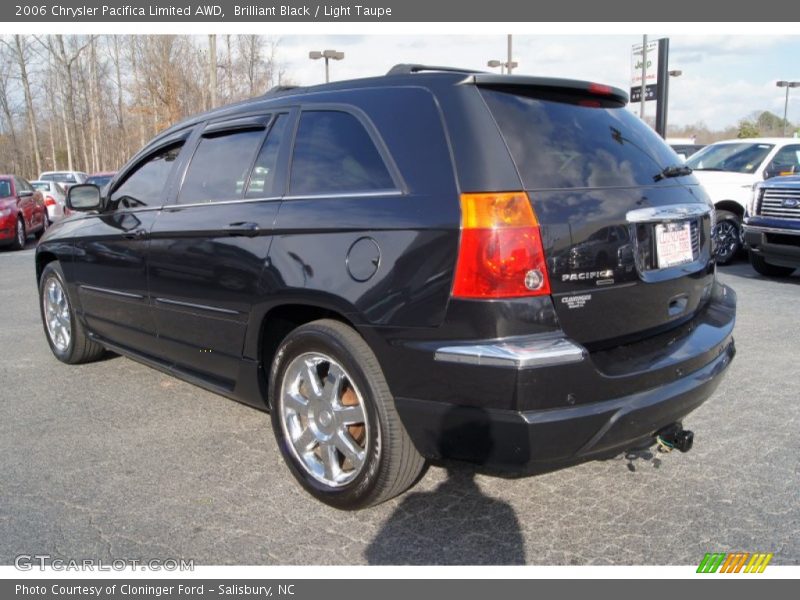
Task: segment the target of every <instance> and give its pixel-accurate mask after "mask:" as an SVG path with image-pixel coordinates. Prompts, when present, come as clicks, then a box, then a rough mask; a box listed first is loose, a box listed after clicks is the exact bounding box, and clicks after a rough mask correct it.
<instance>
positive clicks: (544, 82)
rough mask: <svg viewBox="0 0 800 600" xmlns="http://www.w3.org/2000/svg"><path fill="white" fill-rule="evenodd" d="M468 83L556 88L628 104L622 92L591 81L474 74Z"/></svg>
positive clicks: (626, 95)
mask: <svg viewBox="0 0 800 600" xmlns="http://www.w3.org/2000/svg"><path fill="white" fill-rule="evenodd" d="M470 83H474V84H476V85H485V86H487V87H488V86H491V87H515V86H520V87H538V88H557V89H561V90H566V91H575V92H579V93H583V94H587V95H590V96H600V97H603V98H609V99H612V100H616V101H617V102H621V103H623V104H627V103H628V94H627V93H626V92H624V91H623V90H621V89H619V88H616V87H613V86H610V85H605V84H602V83H595V82H592V81H582V80H579V79H559V78H556V77H530V76H526V75H497V74H495V73H476V74H474V75H473V76H472V78H471V81H470Z"/></svg>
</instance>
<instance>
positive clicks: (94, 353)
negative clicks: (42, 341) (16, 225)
mask: <svg viewBox="0 0 800 600" xmlns="http://www.w3.org/2000/svg"><path fill="white" fill-rule="evenodd" d="M51 280H55V281H57V283H58V285H60V286H61V289H62V290H63V293H64V296H65V298H66V301H67V309H68V313H69V325H68V329H69V332H70V336H69V342H68V343H67V344H66V346H65V347H59V344H58V343H57V342H56V341H55V340H54V339H53V337H52V335H51V332H50V329H49V328H48V325H47V317H46V316H45V312H46V309H45V302H44V299H45V293H46V290H47V287H48V284H49V283H50V281H51ZM39 314H40V315H41V317H42V326H43V327H44V335H45V338H46V339H47V343H48V345H49V346H50V350H52V352H53V354H54V355H55V357H56V358H57V359H58V360H60V361H61V362H63V363H67V364H70V365H76V364H80V363H87V362H92V361H94V360H97V359H99V358H100V357H101V356H103V354H104V353H105V348H103V346H101V345H100V344H98V343H97V342H95V341H93V340H92V339H90V338H89V337H88V336H87V335H86V331H85V330H84V328H83V325H82V324H81V322H80V321H79V320H78V317H77V315H76V314H75V308H74V305H73V304H72V302H71V301H70V299H69V294H68V293H67V286H66V283H65V280H64V272H63V271H62V270H61V265H60V264H59V263H58V261H53V262H51V263H48V264H47V266H46V267H45V268H44V271H42V277H41V279H39Z"/></svg>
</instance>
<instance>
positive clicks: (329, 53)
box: [308, 50, 344, 83]
mask: <svg viewBox="0 0 800 600" xmlns="http://www.w3.org/2000/svg"><path fill="white" fill-rule="evenodd" d="M308 58H310V59H311V60H319V59H320V58H324V59H325V83H328V82H330V80H331V77H330V69H329V67H328V61H329V60H331V59H333V60H342V59H343V58H344V52H337V51H336V50H323V51H322V52H319V51H317V50H312V51H311V52H309V53H308Z"/></svg>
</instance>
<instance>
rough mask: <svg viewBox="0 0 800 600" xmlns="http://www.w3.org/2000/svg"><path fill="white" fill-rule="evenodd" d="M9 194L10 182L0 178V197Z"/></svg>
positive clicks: (5, 196) (6, 196)
mask: <svg viewBox="0 0 800 600" xmlns="http://www.w3.org/2000/svg"><path fill="white" fill-rule="evenodd" d="M10 195H11V182H10V181H9V180H8V179H0V198H8V197H9V196H10Z"/></svg>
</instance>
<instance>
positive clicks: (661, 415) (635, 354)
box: [396, 284, 736, 472]
mask: <svg viewBox="0 0 800 600" xmlns="http://www.w3.org/2000/svg"><path fill="white" fill-rule="evenodd" d="M735 312H736V295H735V293H734V292H733V291H732V290H730V288H727V287H725V286H722V285H719V284H717V285H716V286H715V290H714V293H713V294H712V297H711V300H710V301H709V302H708V304H707V305H706V306H705V307H704V308H703V309H702V310H701V311H700V312H699V313H698V314H697V315H695V316H694V317H693V318H692V320H691V321H689V322H687V323H684V324H682V325H681V326H680V327H677V328H675V329H673V330H671V331H670V332H665V333H662V334H659V335H657V336H653V337H652V338H649V339H647V340H645V341H642V342H637V343H632V344H628V345H626V346H620V347H617V348H613V349H610V350H602V351H596V352H586V351H585V350H584V353H583V355H582V357H581V358H580V359H577V358H576V356H575V353H574V351H571V350H570V349H569V347H567V346H562V345H560V344H559V345H558V349H559V352H556V353H553V352H550V353H549V356H550V357H551V358H552V359H553V360H554V362H553V363H552V364H547V363H546V362H541V361H537V360H536V358H532V356H531V348H532V346H530V345H527V346H526V345H525V344H522V346H523V347H524V349H525V351H524V352H523V354H524V355H525V356H526V357H527V359H530V362H528V363H525V362H521V363H518V364H514V365H512V364H510V363H508V362H506V363H505V364H503V362H502V359H501V360H500V361H499V362H498V360H497V356H495V353H489V354H488V355H487V353H486V350H485V347H486V346H487V344H483V345H480V346H481V347H482V348H483V350H482V352H483V354H482V356H488V358H489V360H488V361H484V362H483V363H482V364H481V363H480V361H478V362H472V363H471V364H465V363H464V362H463V361H462V362H458V363H456V362H454V363H450V364H448V363H445V362H442V361H441V360H439V361H437V360H436V359H435V358H434V357H431V360H432V361H433V363H434V364H438V365H441V366H440V367H439V368H438V369H437V368H436V367H435V366H433V365H432V369H433V372H434V373H435V372H436V371H438V375H442V376H445V377H447V375H446V373H447V372H448V370H449V372H450V373H451V374H452V376H453V377H455V378H454V379H452V380H450V381H449V383H450V387H452V388H455V389H461V390H464V391H462V393H463V394H464V398H466V401H465V402H463V403H462V402H459V401H458V400H457V399H456V398H454V397H453V395H452V394H450V395H449V397H448V399H447V400H446V401H440V400H439V399H436V398H426V399H421V398H414V397H407V396H400V397H397V398H396V406H397V410H398V412H399V414H400V417H401V419H402V421H403V423H404V425H405V426H406V429H407V430H408V432H409V435H410V436H411V438H412V440H413V441H414V443H415V445H416V447H417V449H418V450H419V451H420V453H422V454H423V455H424V456H426V457H428V458H431V459H440V458H451V459H458V460H466V461H470V462H475V463H479V464H482V465H485V466H488V467H491V468H495V469H501V470H512V471H516V472H537V471H545V470H549V469H552V468H557V467H559V466H565V465H567V464H574V463H576V462H581V461H584V460H588V459H592V458H600V457H603V456H608V455H613V454H616V453H618V452H620V451H624V450H626V449H630V448H634V447H641V446H644V445H647V444H649V443H652V442H653V441H654V437H655V434H656V432H658V431H659V430H660V429H662V428H664V427H666V426H668V425H670V424H672V423H675V422H679V421H681V420H682V419H683V418H684V417H685V416H686V415H688V414H689V413H690V412H692V411H693V410H694V409H696V408H697V407H698V406H700V405H701V404H702V403H703V402H704V401H705V400H706V399H708V398H709V396H711V394H712V393H713V392H714V390H715V389H716V387H717V385H718V384H719V382H720V380H721V377H722V375H723V374H724V373H725V371H726V369H727V367H728V366H729V365H730V363H731V361H732V359H733V357H734V354H735V346H734V343H733V337H732V331H733V325H734V321H735ZM516 342H517V343H516V344H515V346H520V343H519V342H520V340H516ZM570 346H574V343H570ZM542 347H544V346H542ZM506 350H507V347H506ZM560 350H564V352H561V351H560ZM434 356H435V354H434ZM537 356H538V357H539V358H541V357H542V356H547V353H545V354H538V355H537ZM453 369H459V371H458V372H457V373H456V372H454V371H453ZM437 379H438V377H437ZM445 381H447V379H445ZM487 382H491V383H489V384H488V385H487ZM470 389H472V390H480V391H481V392H482V393H483V394H484V400H485V401H484V402H482V403H478V402H475V398H474V396H470V394H469V392H468V391H467V390H470ZM497 394H511V395H512V398H511V399H510V401H509V398H506V397H498V396H497Z"/></svg>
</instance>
